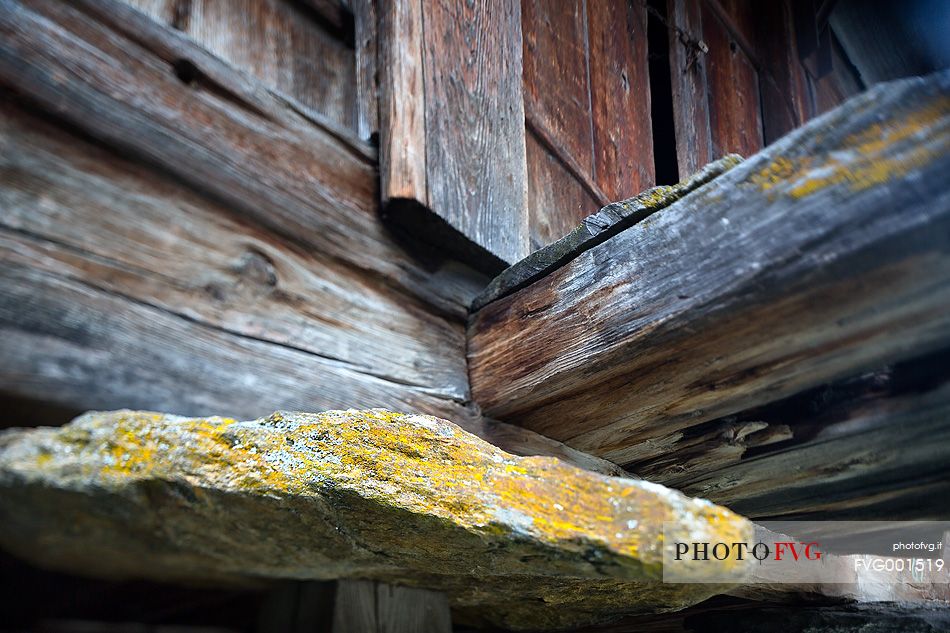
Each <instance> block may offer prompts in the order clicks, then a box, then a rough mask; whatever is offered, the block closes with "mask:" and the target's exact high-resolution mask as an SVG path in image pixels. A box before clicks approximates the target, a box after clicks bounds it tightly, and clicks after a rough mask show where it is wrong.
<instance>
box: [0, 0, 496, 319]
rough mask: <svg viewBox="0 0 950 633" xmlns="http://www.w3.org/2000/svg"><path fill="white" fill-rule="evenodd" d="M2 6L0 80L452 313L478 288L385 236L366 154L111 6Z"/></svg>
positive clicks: (167, 33)
mask: <svg viewBox="0 0 950 633" xmlns="http://www.w3.org/2000/svg"><path fill="white" fill-rule="evenodd" d="M4 7H5V8H4V11H3V13H2V14H0V29H2V31H3V39H2V44H0V82H2V83H4V84H5V85H7V86H8V87H11V88H13V89H14V90H15V91H16V92H18V93H20V94H22V95H24V96H25V97H27V98H29V99H31V100H34V101H35V102H36V103H38V104H39V105H40V106H41V107H43V108H44V109H47V110H49V111H51V112H54V113H55V114H56V115H57V116H60V117H62V118H63V119H64V120H66V121H68V122H69V123H70V124H72V125H75V126H77V127H78V128H79V129H81V130H83V131H84V132H85V133H87V134H89V135H90V136H92V137H94V138H96V139H98V140H100V141H102V142H104V143H106V144H109V145H112V146H114V147H116V148H118V149H119V150H121V151H124V152H129V153H131V154H134V155H137V156H140V157H141V158H142V159H143V160H146V161H148V162H150V163H152V164H153V165H156V166H158V167H160V168H162V169H165V170H168V171H170V172H171V173H173V174H174V175H176V176H177V177H179V178H181V179H182V180H183V181H184V182H186V183H188V184H189V185H191V186H193V187H194V188H196V189H198V190H201V191H203V192H206V193H208V194H210V195H213V196H215V197H216V198H218V199H219V200H221V201H222V202H224V203H225V204H227V205H229V206H230V207H231V208H233V209H235V210H239V211H241V212H242V213H243V214H244V215H246V216H247V217H248V218H251V219H253V220H254V221H255V222H258V223H260V224H261V225H262V226H264V227H267V228H268V229H270V230H272V231H274V232H276V233H278V234H280V235H283V236H285V237H288V238H289V239H291V240H292V241H294V242H296V243H298V244H301V245H303V246H305V247H308V248H311V249H316V250H318V251H319V252H321V253H323V254H324V255H326V256H327V257H332V258H336V259H340V260H342V261H345V262H348V263H349V264H351V265H353V266H355V267H356V268H358V269H361V270H365V271H368V272H371V273H372V274H375V275H378V276H380V277H381V278H383V279H385V280H387V283H392V284H394V285H396V286H398V287H401V288H403V289H406V290H407V291H408V292H409V293H410V294H413V295H415V296H417V297H421V298H423V299H425V300H426V301H429V302H431V303H433V305H435V306H437V308H438V309H439V310H443V311H446V312H452V313H455V314H464V311H465V306H466V305H467V303H468V301H469V300H470V298H471V296H472V295H473V294H474V292H475V291H477V289H478V286H479V281H477V279H476V278H475V277H472V276H465V275H462V276H459V275H454V274H448V273H447V272H446V271H447V269H446V264H445V263H444V262H439V261H433V262H430V263H428V264H426V265H423V264H421V263H419V262H417V261H415V260H414V259H413V258H412V256H411V255H410V254H409V253H408V252H406V251H405V250H403V249H402V248H401V247H400V246H399V245H398V244H397V243H396V242H395V241H394V240H393V238H392V236H391V235H390V234H389V233H388V232H387V230H386V229H385V228H384V227H383V226H382V224H381V223H380V222H379V221H378V218H377V216H376V185H375V182H376V178H375V172H374V163H373V156H374V152H373V151H372V149H371V148H370V147H369V146H367V145H365V144H363V143H361V142H360V141H358V140H356V139H355V138H353V137H352V136H350V135H348V134H347V133H345V132H343V131H341V130H340V129H338V128H334V127H333V126H332V125H331V124H328V123H326V122H325V121H324V122H320V121H319V120H318V119H317V118H315V116H316V115H312V114H311V113H309V112H304V111H303V110H301V109H300V108H298V107H297V106H296V105H295V104H294V103H292V102H290V101H287V100H285V99H282V98H280V97H279V96H277V95H275V94H274V93H271V92H269V91H267V90H266V89H265V88H264V87H263V86H261V85H260V84H259V83H257V82H255V81H253V80H251V79H250V78H248V77H247V76H245V75H242V74H239V73H236V72H235V71H234V70H233V69H232V68H230V67H229V66H227V65H226V64H224V63H222V62H221V61H219V60H218V59H217V58H215V57H214V56H212V55H210V54H208V53H207V52H205V51H204V50H203V49H201V48H200V47H198V46H196V45H195V44H194V43H192V42H191V41H190V40H188V39H187V38H186V37H184V36H182V35H181V34H179V33H177V32H175V31H173V30H171V29H169V28H167V27H162V26H161V25H159V24H157V23H155V22H153V21H152V20H150V19H148V18H147V17H145V16H144V15H142V14H140V13H138V12H137V11H134V10H132V9H130V8H128V7H126V6H125V5H123V4H121V3H118V2H110V1H108V0H105V1H91V0H90V1H86V0H80V1H78V2H75V3H71V4H70V5H66V4H63V3H59V2H52V1H46V0H36V1H35V2H30V3H29V5H27V4H23V3H19V2H14V1H12V0H10V1H6V2H5V3H4ZM176 74H177V75H179V76H181V77H183V78H184V79H186V80H188V81H187V82H186V81H183V80H182V79H180V78H179V76H176ZM265 174H266V176H264V175H265Z"/></svg>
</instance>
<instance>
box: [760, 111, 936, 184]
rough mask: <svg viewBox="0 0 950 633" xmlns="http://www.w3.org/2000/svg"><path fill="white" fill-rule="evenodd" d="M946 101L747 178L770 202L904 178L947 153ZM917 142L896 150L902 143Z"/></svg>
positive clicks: (779, 160) (875, 125)
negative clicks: (780, 196)
mask: <svg viewBox="0 0 950 633" xmlns="http://www.w3.org/2000/svg"><path fill="white" fill-rule="evenodd" d="M948 112H950V97H939V98H937V99H936V100H934V101H933V102H931V103H928V104H927V105H925V106H923V107H919V108H917V109H916V110H914V111H912V112H910V113H904V114H902V115H900V116H895V117H893V118H891V119H888V120H886V121H883V122H878V123H873V124H871V125H869V126H868V127H867V128H866V129H864V130H862V131H860V132H857V133H854V134H851V135H849V136H847V137H846V138H845V139H844V141H843V142H842V143H841V146H840V147H838V148H836V149H835V150H833V151H826V152H824V153H822V154H820V155H816V156H811V155H807V156H797V157H788V156H779V157H777V158H775V159H774V160H773V161H772V162H771V163H769V164H768V165H767V166H766V167H764V168H763V169H761V170H760V171H759V172H757V173H756V174H753V175H752V177H751V178H750V182H751V183H752V184H753V185H755V186H757V187H758V188H759V189H761V190H762V191H765V192H767V193H768V194H769V195H770V197H773V196H774V195H775V194H776V193H783V194H786V195H788V196H790V197H792V198H795V199H800V198H803V197H805V196H809V195H811V194H813V193H815V192H818V191H821V190H824V189H826V188H828V187H831V186H835V185H847V186H848V187H849V189H850V190H851V191H853V192H854V191H861V190H864V189H867V188H869V187H872V186H875V185H879V184H883V183H885V182H888V181H889V180H891V179H894V178H900V177H902V176H905V175H907V174H908V173H909V172H910V171H912V170H914V169H917V168H919V167H922V166H924V165H926V164H928V163H929V162H931V161H933V160H934V159H935V158H937V157H939V156H943V155H945V154H946V153H947V152H948V151H950V133H948V126H947V125H945V124H944V125H938V124H940V123H941V121H944V120H945V119H946V118H947V116H948ZM909 140H917V141H919V142H917V143H913V144H910V145H908V146H907V147H901V145H902V144H906V143H905V142H906V141H909Z"/></svg>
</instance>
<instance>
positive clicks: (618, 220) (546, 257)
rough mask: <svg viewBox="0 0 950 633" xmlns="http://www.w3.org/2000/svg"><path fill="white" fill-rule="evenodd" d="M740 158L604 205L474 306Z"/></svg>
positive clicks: (500, 279)
mask: <svg viewBox="0 0 950 633" xmlns="http://www.w3.org/2000/svg"><path fill="white" fill-rule="evenodd" d="M741 161H742V158H741V157H740V156H738V155H736V154H732V155H729V156H723V157H722V158H720V159H719V160H717V161H715V162H712V163H709V164H708V165H706V166H705V167H703V168H702V169H700V170H699V171H697V172H696V173H695V174H693V175H692V176H690V177H689V178H684V179H683V180H682V181H681V182H678V183H676V184H675V185H660V186H658V187H653V188H651V189H648V190H646V191H644V192H643V193H641V194H639V195H637V196H634V197H633V198H629V199H627V200H622V201H620V202H611V203H609V204H607V205H605V206H604V207H603V208H601V209H600V210H599V211H597V213H593V214H591V215H589V216H587V217H586V218H584V220H583V221H582V222H581V224H580V226H577V227H576V228H574V230H572V231H570V232H569V233H568V234H567V235H565V236H564V237H562V238H560V239H558V240H556V241H554V242H553V243H551V244H548V245H547V246H545V247H544V248H540V249H538V250H536V251H535V252H533V253H531V255H529V256H528V257H525V258H524V259H522V260H521V261H520V262H518V263H517V264H514V265H512V266H509V267H508V268H506V269H505V270H504V271H502V272H501V274H499V275H498V276H496V277H495V278H494V279H492V280H491V282H490V283H489V284H488V285H487V286H486V287H485V289H484V290H482V291H481V292H480V293H478V296H476V297H475V299H474V300H473V301H472V310H473V311H477V310H479V309H481V308H483V307H485V306H486V305H488V304H489V303H491V302H492V301H496V300H498V299H500V298H502V297H506V296H508V295H510V294H512V293H513V292H516V291H518V290H520V289H522V288H524V287H526V286H529V285H530V284H532V283H533V282H535V281H537V280H538V279H541V278H542V277H544V276H545V275H547V274H548V273H551V272H554V271H555V270H557V269H558V268H560V267H561V266H564V265H565V264H567V263H568V262H570V261H571V260H573V259H575V258H577V257H578V256H579V255H580V254H581V253H583V252H584V251H588V250H590V249H592V248H594V247H595V246H597V245H598V244H601V243H603V242H605V241H607V240H608V239H610V238H611V237H613V236H614V235H617V234H618V233H620V232H621V231H623V230H625V229H628V228H630V227H631V226H633V225H634V224H636V223H637V222H640V221H641V220H643V219H645V218H647V217H649V216H650V215H652V214H654V213H656V212H657V211H659V210H660V209H664V208H666V207H668V206H669V205H671V204H673V203H674V202H676V201H677V200H679V199H680V198H682V197H683V196H685V195H686V194H688V193H690V192H691V191H693V190H695V189H698V188H699V187H702V186H703V185H705V184H706V183H708V182H709V181H711V180H712V179H713V178H716V177H717V176H719V175H721V174H723V173H725V172H726V171H728V170H730V169H732V168H733V167H735V166H736V165H738V164H739V163H740V162H741Z"/></svg>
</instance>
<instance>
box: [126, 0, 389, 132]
mask: <svg viewBox="0 0 950 633" xmlns="http://www.w3.org/2000/svg"><path fill="white" fill-rule="evenodd" d="M122 1H123V2H124V3H126V4H129V5H131V6H134V7H135V8H137V9H139V10H140V11H142V12H144V13H146V14H147V15H149V16H150V17H152V18H153V19H155V20H157V21H158V22H160V23H162V24H165V25H168V26H171V27H174V28H176V29H178V30H180V31H182V32H184V33H186V34H187V35H188V36H189V37H191V38H192V39H193V40H194V41H195V42H197V43H198V44H200V45H201V46H203V47H205V48H206V49H207V50H208V51H210V52H211V53H212V54H214V55H216V56H218V57H220V58H221V59H222V60H224V61H226V62H228V63H229V64H231V65H232V66H234V67H235V68H237V69H238V70H241V71H243V72H246V73H249V74H251V75H253V76H254V77H256V78H257V79H258V80H260V81H261V82H262V83H263V84H264V85H266V86H267V87H269V88H271V89H274V90H278V91H280V92H281V93H283V94H286V95H288V96H290V97H293V98H294V99H296V100H297V101H299V102H300V103H302V104H304V105H306V106H307V107H310V108H313V109H314V110H315V111H316V112H319V113H320V114H321V115H323V116H325V117H327V119H329V120H331V121H333V122H334V123H336V124H338V125H341V126H343V127H345V128H347V129H350V130H353V131H354V132H356V133H358V134H359V135H360V138H363V139H367V138H369V137H368V135H367V136H363V135H362V132H363V129H362V128H361V127H360V126H361V125H362V124H363V120H362V119H361V113H362V109H361V106H360V102H361V99H360V81H358V80H357V81H354V79H358V75H357V59H356V58H357V57H361V58H362V57H364V55H361V51H360V50H359V48H356V50H354V47H353V46H351V45H349V44H348V43H347V42H348V41H349V40H350V39H351V38H352V37H353V33H352V31H353V26H354V19H353V14H351V13H350V11H349V10H348V9H347V8H346V7H344V6H343V4H342V3H340V2H337V1H334V0H305V1H302V2H300V3H294V2H291V1H288V0H122ZM367 2H368V0H367ZM360 8H361V9H362V6H361V7H360ZM374 58H375V51H374ZM374 61H375V59H374Z"/></svg>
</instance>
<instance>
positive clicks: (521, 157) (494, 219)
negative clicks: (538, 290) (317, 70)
mask: <svg viewBox="0 0 950 633" xmlns="http://www.w3.org/2000/svg"><path fill="white" fill-rule="evenodd" d="M424 24H425V33H424V38H423V42H424V47H423V63H424V66H425V137H426V185H427V189H428V199H429V206H430V207H431V208H432V210H433V211H434V212H435V213H436V214H437V215H438V216H439V217H441V218H442V219H443V220H445V221H446V222H448V224H449V225H451V226H452V227H454V228H455V229H456V230H458V231H459V232H460V233H461V234H462V235H464V236H465V237H467V238H468V239H469V240H471V241H472V242H474V243H475V244H478V245H479V246H481V247H482V248H484V249H485V250H487V251H488V252H489V253H491V254H492V255H494V256H495V257H497V258H498V259H500V260H502V261H504V262H507V263H513V262H516V261H518V260H519V259H521V258H522V257H524V256H525V255H527V254H528V210H527V184H526V182H527V176H526V166H525V140H524V101H523V98H522V82H521V75H522V55H521V48H522V41H521V40H522V38H521V7H520V2H519V0H487V1H486V2H478V3H463V4H459V3H455V2H450V1H449V0H437V1H434V2H431V3H428V4H427V5H426V6H425V18H424Z"/></svg>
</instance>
